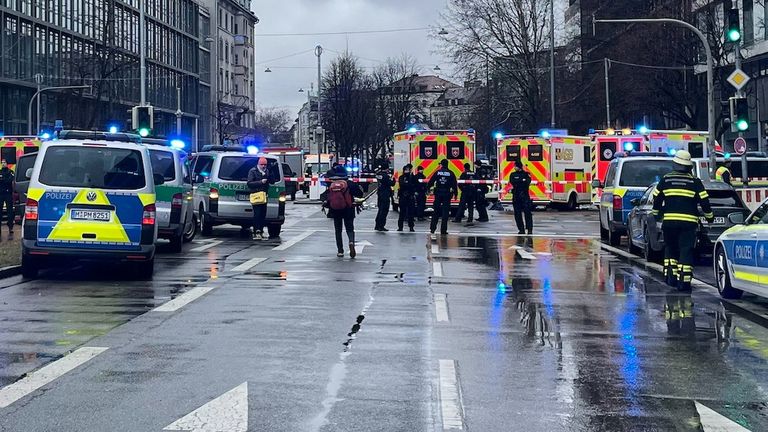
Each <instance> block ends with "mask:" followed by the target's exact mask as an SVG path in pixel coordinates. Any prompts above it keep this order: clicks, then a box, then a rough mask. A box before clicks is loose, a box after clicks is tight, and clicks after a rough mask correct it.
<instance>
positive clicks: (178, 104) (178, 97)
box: [176, 87, 184, 137]
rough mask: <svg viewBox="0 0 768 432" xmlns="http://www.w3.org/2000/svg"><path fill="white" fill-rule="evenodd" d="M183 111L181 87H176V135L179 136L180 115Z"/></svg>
mask: <svg viewBox="0 0 768 432" xmlns="http://www.w3.org/2000/svg"><path fill="white" fill-rule="evenodd" d="M183 115H184V113H183V112H182V111H181V87H176V136H177V137H180V136H181V117H182V116H183Z"/></svg>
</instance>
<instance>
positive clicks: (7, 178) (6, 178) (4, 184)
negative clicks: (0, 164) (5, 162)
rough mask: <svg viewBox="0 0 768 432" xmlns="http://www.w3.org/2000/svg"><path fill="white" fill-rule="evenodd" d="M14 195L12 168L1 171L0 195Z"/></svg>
mask: <svg viewBox="0 0 768 432" xmlns="http://www.w3.org/2000/svg"><path fill="white" fill-rule="evenodd" d="M11 194H13V170H11V169H10V168H2V169H0V195H11Z"/></svg>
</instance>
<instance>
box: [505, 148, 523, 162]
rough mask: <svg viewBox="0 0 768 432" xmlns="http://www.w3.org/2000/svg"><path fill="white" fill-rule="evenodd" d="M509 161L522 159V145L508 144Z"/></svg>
mask: <svg viewBox="0 0 768 432" xmlns="http://www.w3.org/2000/svg"><path fill="white" fill-rule="evenodd" d="M506 150H507V151H506V153H507V162H516V161H519V160H520V146H519V145H508V146H507V149H506Z"/></svg>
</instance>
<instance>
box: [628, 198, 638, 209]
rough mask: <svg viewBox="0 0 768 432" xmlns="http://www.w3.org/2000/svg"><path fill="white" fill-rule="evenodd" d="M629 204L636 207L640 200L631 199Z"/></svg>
mask: <svg viewBox="0 0 768 432" xmlns="http://www.w3.org/2000/svg"><path fill="white" fill-rule="evenodd" d="M629 203H630V204H632V206H633V207H637V206H639V205H640V198H632V200H631V201H630V202H629Z"/></svg>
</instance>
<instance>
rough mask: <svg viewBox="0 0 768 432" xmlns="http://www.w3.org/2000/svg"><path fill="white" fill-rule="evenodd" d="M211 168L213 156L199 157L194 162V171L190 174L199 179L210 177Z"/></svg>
mask: <svg viewBox="0 0 768 432" xmlns="http://www.w3.org/2000/svg"><path fill="white" fill-rule="evenodd" d="M212 168H213V156H199V157H198V158H197V159H196V160H195V169H194V170H193V171H192V173H193V174H194V175H195V177H197V176H201V177H210V176H211V169H212Z"/></svg>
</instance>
